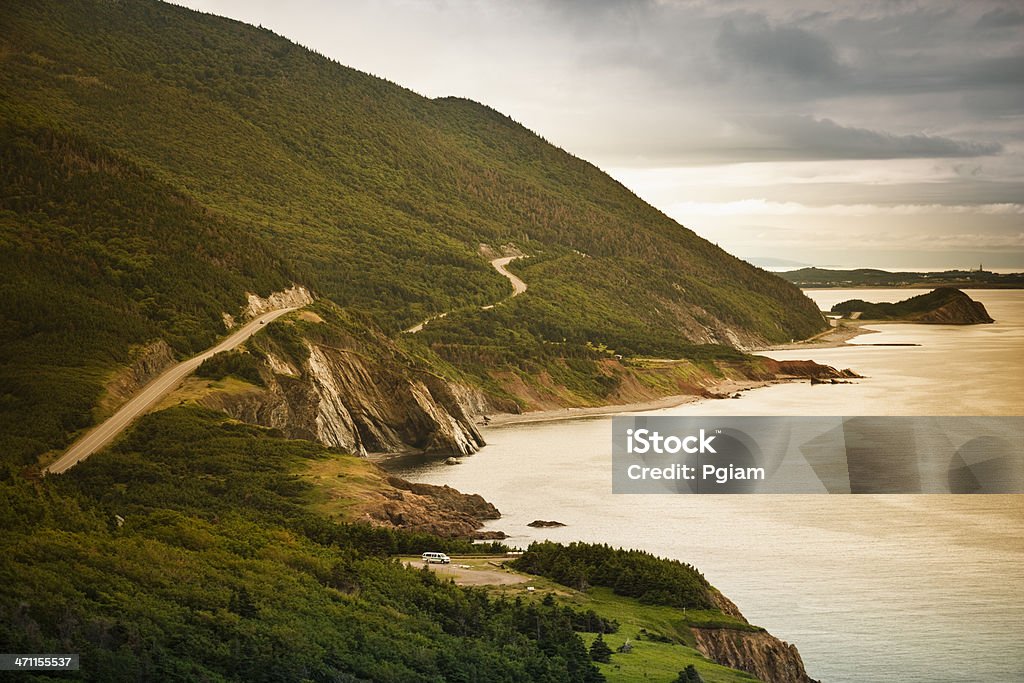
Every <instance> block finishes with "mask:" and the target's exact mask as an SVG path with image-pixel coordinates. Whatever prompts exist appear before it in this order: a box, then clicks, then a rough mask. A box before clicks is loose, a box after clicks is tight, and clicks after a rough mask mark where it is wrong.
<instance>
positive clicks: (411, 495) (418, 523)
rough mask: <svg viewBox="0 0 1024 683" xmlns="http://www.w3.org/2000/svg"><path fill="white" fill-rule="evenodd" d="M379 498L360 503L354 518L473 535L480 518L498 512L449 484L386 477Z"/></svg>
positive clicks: (455, 535)
mask: <svg viewBox="0 0 1024 683" xmlns="http://www.w3.org/2000/svg"><path fill="white" fill-rule="evenodd" d="M386 482H387V486H386V487H381V489H380V500H376V501H369V502H367V503H364V504H363V505H362V508H361V514H360V515H359V516H358V517H357V519H359V520H362V521H367V522H370V523H371V524H376V525H381V526H390V527H396V528H401V529H410V530H413V531H425V532H428V533H431V534H435V535H437V536H442V537H447V538H466V537H470V536H473V535H474V533H475V532H476V530H477V529H479V528H480V527H481V526H482V525H483V520H486V519H498V518H500V517H501V513H500V512H498V509H497V508H496V507H494V506H493V505H491V504H490V503H488V502H487V501H486V500H484V499H483V497H481V496H479V495H477V494H468V493H462V492H460V491H457V490H455V489H453V488H452V487H450V486H433V485H430V484H414V483H412V482H409V481H406V480H405V479H401V478H399V477H394V476H388V477H387V480H386Z"/></svg>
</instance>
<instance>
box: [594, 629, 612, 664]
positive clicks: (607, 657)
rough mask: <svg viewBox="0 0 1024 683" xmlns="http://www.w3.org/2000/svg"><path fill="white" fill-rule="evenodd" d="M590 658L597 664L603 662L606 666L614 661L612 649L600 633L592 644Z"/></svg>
mask: <svg viewBox="0 0 1024 683" xmlns="http://www.w3.org/2000/svg"><path fill="white" fill-rule="evenodd" d="M590 658H591V659H592V660H594V661H595V662H603V663H605V664H608V663H609V662H611V661H612V649H611V648H610V647H608V644H607V643H606V642H604V636H603V635H601V634H600V633H598V634H597V638H596V639H595V640H594V642H593V643H591V644H590Z"/></svg>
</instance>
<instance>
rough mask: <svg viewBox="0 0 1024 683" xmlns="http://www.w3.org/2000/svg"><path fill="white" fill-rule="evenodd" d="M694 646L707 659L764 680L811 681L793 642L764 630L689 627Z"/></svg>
mask: <svg viewBox="0 0 1024 683" xmlns="http://www.w3.org/2000/svg"><path fill="white" fill-rule="evenodd" d="M691 630H692V631H693V636H694V639H695V640H696V645H697V649H698V650H700V652H701V653H702V654H704V656H705V657H707V658H708V659H711V660H713V661H715V662H717V663H719V664H722V665H723V666H728V667H730V668H733V669H739V670H740V671H746V672H747V673H749V674H751V675H753V676H756V677H757V678H758V679H760V680H762V681H765V682H766V683H815V681H814V679H812V678H811V677H810V676H808V675H807V672H806V671H805V670H804V663H803V660H802V659H801V658H800V653H799V652H797V649H796V646H795V645H790V644H789V643H786V642H784V641H782V640H779V639H778V638H776V637H775V636H773V635H771V634H770V633H767V632H764V631H737V630H732V629H723V628H693V629H691Z"/></svg>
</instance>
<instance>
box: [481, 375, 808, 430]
mask: <svg viewBox="0 0 1024 683" xmlns="http://www.w3.org/2000/svg"><path fill="white" fill-rule="evenodd" d="M806 379H807V378H806V377H792V378H778V379H770V380H731V379H730V380H725V381H723V382H718V383H716V384H714V385H712V386H711V387H710V391H712V392H715V393H717V394H720V398H721V399H726V398H729V397H730V396H731V395H733V394H735V393H736V392H739V391H749V390H750V389H759V388H761V387H767V386H771V385H773V384H782V383H784V382H792V381H796V380H806ZM720 398H719V397H715V396H699V395H695V394H674V395H672V396H663V397H661V398H655V399H651V400H649V401H637V402H635V403H620V404H613V405H607V406H587V407H583V408H552V409H548V410H531V411H529V412H526V413H498V414H496V415H494V416H493V417H491V418H490V421H489V422H488V423H487V424H486V425H484V424H480V423H477V427H482V428H483V429H485V430H486V429H491V428H494V427H504V426H506V425H515V424H526V423H530V422H554V421H558V420H574V419H577V418H583V417H603V416H606V415H619V414H622V413H642V412H647V411H651V410H663V409H666V408H675V407H676V406H681V405H685V404H687V403H695V402H697V401H709V400H715V401H717V400H720Z"/></svg>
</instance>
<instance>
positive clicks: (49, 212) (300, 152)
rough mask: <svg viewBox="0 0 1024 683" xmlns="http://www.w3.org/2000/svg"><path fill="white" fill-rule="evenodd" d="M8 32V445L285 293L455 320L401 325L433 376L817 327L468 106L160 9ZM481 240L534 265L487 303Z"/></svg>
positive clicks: (537, 142)
mask: <svg viewBox="0 0 1024 683" xmlns="http://www.w3.org/2000/svg"><path fill="white" fill-rule="evenodd" d="M0 36H2V37H0V61H2V64H3V68H2V70H0V95H2V97H0V134H2V138H3V157H2V159H3V167H2V171H0V183H2V185H0V266H2V268H3V271H4V273H5V275H7V277H5V280H4V283H3V285H2V286H3V295H2V296H0V366H2V370H0V404H2V406H0V407H2V410H3V412H4V415H3V416H2V417H0V426H3V427H4V430H3V431H4V433H5V435H15V436H17V439H16V443H13V444H9V445H11V446H12V447H13V448H14V449H15V450H16V451H17V452H19V453H25V454H30V453H38V452H40V451H42V450H46V449H47V448H52V447H54V446H59V445H60V444H61V443H62V442H63V439H64V438H65V436H66V435H67V434H68V433H71V432H74V431H75V430H76V429H78V428H80V427H82V426H84V425H86V424H89V423H90V422H91V421H93V420H94V419H95V416H94V415H92V414H90V412H89V409H90V406H93V405H95V404H96V401H97V400H98V398H99V397H100V396H101V395H102V393H103V390H104V389H103V386H104V381H105V379H106V378H108V377H109V375H110V372H111V371H112V370H113V369H114V368H117V367H120V366H123V365H124V364H125V363H126V361H127V359H128V357H129V354H130V350H131V349H132V348H137V347H138V346H139V345H140V344H143V343H145V342H149V341H152V340H154V339H162V340H164V341H166V342H168V343H169V344H170V345H171V347H172V348H173V349H174V350H175V351H176V352H178V353H179V354H185V353H188V352H190V351H194V350H196V349H198V348H202V347H203V346H205V345H207V344H208V343H209V342H210V340H212V339H213V338H214V337H215V336H216V335H218V334H221V333H223V332H224V326H223V322H222V318H221V314H222V313H230V314H233V315H234V314H237V313H238V311H239V309H240V307H241V306H242V304H243V303H244V300H245V299H244V293H245V292H246V291H252V292H257V293H260V294H266V293H268V292H270V291H272V290H276V289H280V288H282V287H284V286H287V285H288V284H289V283H291V282H298V283H300V284H303V285H305V286H307V287H309V288H310V289H311V290H313V291H314V292H315V293H316V294H317V295H318V296H320V297H325V298H328V299H330V300H332V301H333V302H335V303H337V304H339V305H340V306H341V307H343V308H344V309H346V310H347V311H349V313H350V314H351V315H354V316H356V317H358V318H359V319H361V320H364V321H365V322H366V324H367V325H370V326H373V327H376V328H378V329H380V330H382V331H384V332H385V333H387V334H392V335H397V334H398V333H399V331H400V330H401V329H403V328H405V327H407V326H408V325H410V324H411V323H413V322H416V321H418V320H422V319H424V318H426V317H427V316H429V315H432V314H435V313H439V312H448V311H453V312H455V315H451V316H449V317H448V318H447V319H445V320H443V321H441V322H439V324H437V325H432V326H428V328H427V330H425V333H424V334H422V335H417V336H407V338H405V339H403V340H401V343H402V344H403V345H404V346H405V348H406V350H407V351H408V353H409V354H411V355H412V356H415V357H418V358H421V359H424V362H427V363H428V364H429V363H435V364H436V366H437V368H438V370H439V371H442V372H446V370H445V368H446V367H450V368H455V369H456V371H457V368H458V367H459V366H460V364H462V365H466V359H469V360H470V361H472V362H477V363H479V362H480V361H482V360H484V359H489V358H494V357H501V358H503V359H504V360H503V361H502V362H504V363H512V364H514V363H516V362H517V361H519V360H521V359H522V357H523V356H524V355H528V356H532V357H538V356H542V357H543V362H544V363H546V364H548V365H550V364H551V363H559V362H561V361H560V360H559V359H560V358H562V357H566V358H579V357H581V356H582V357H588V354H589V352H588V351H587V350H586V349H587V348H588V345H590V346H601V345H604V346H605V347H607V348H609V349H613V350H615V351H617V352H618V353H620V354H626V355H631V354H648V355H660V356H684V355H686V354H687V353H688V350H689V349H690V348H691V344H693V343H698V344H703V343H712V344H731V345H735V344H749V343H757V342H759V341H780V340H786V341H788V340H789V339H792V338H798V337H804V336H807V335H809V334H812V333H814V332H816V331H818V330H819V329H820V327H821V325H822V323H821V319H820V316H819V315H818V313H817V311H816V310H815V307H814V306H813V304H811V302H810V301H809V300H807V299H806V298H805V297H803V296H802V295H801V294H800V292H799V291H798V290H797V289H796V288H795V287H793V286H792V285H789V284H787V283H785V282H783V281H782V280H780V279H779V278H776V277H774V276H772V275H770V274H767V273H765V272H763V271H760V270H758V269H755V268H753V267H751V266H749V265H748V264H746V263H744V262H742V261H740V260H738V259H735V258H733V257H732V256H730V255H728V254H726V253H724V252H723V251H721V250H720V249H718V248H717V247H715V246H713V245H711V244H710V243H708V242H706V241H704V240H702V239H700V238H698V237H697V236H696V235H694V233H692V232H691V231H690V230H687V229H686V228H684V227H682V226H680V225H678V224H677V223H675V222H674V221H672V220H670V219H668V218H667V217H666V216H664V215H663V214H661V213H660V212H658V211H657V210H655V209H653V208H652V207H650V206H648V205H647V204H645V203H643V202H642V201H640V200H639V199H637V198H636V197H635V196H634V195H633V194H632V193H630V192H629V191H628V190H626V189H625V188H624V187H622V186H621V185H620V184H618V183H617V182H615V181H614V180H612V179H611V178H609V177H608V176H606V175H605V174H604V173H602V172H601V171H600V170H599V169H597V168H596V167H594V166H592V165H591V164H589V163H587V162H585V161H582V160H580V159H577V158H575V157H573V156H571V155H570V154H567V153H565V152H564V151H562V150H560V149H558V148H557V147H554V146H552V145H550V144H548V143H547V142H545V141H544V140H543V139H541V138H540V137H538V136H537V135H535V134H533V133H531V132H530V131H528V130H526V129H525V128H523V127H522V126H520V125H518V124H517V123H515V122H514V121H512V120H510V119H509V118H508V117H506V116H503V115H502V114H500V113H498V112H495V111H493V110H491V109H489V108H487V107H485V106H482V105H480V104H477V103H474V102H470V101H467V100H461V99H450V98H442V99H436V100H431V99H427V98H424V97H421V96H419V95H417V94H415V93H413V92H410V91H409V90H406V89H404V88H401V87H399V86H397V85H394V84H392V83H389V82H387V81H384V80H382V79H379V78H376V77H373V76H369V75H367V74H363V73H360V72H358V71H355V70H353V69H349V68H347V67H344V66H342V65H339V64H337V63H335V62H332V61H330V60H328V59H326V58H324V57H322V56H320V55H318V54H316V53H314V52H311V51H309V50H307V49H305V48H302V47H300V46H297V45H295V44H293V43H290V42H288V41H287V40H285V39H284V38H281V37H279V36H277V35H275V34H273V33H272V32H270V31H267V30H265V29H259V28H254V27H252V26H247V25H244V24H241V23H238V22H235V21H231V20H228V19H223V18H220V17H214V16H210V15H203V14H199V13H196V12H192V11H190V10H186V9H183V8H180V7H175V6H172V5H168V4H163V3H160V2H156V1H155V0H133V1H129V2H113V3H112V2H99V1H88V0H87V1H84V2H75V3H64V2H57V1H55V0H43V1H41V2H13V3H4V5H3V8H2V9H0ZM482 244H487V245H492V246H495V247H497V246H499V245H504V244H515V245H516V247H517V248H519V249H520V250H522V251H523V252H525V253H526V254H528V255H529V256H530V258H529V259H527V260H525V261H520V262H517V263H515V264H513V268H516V269H517V270H519V271H520V272H521V273H522V274H523V277H524V278H526V279H527V280H528V282H529V283H530V290H529V292H527V294H526V295H524V296H521V297H517V298H516V299H515V300H513V301H510V302H508V304H507V305H503V306H500V307H498V308H495V309H492V310H489V311H481V310H480V306H482V305H486V304H490V303H493V302H495V301H498V300H500V299H502V298H503V297H504V296H506V294H507V290H508V282H507V281H506V280H505V279H504V278H502V277H501V276H500V275H499V274H498V273H496V272H495V271H494V270H493V269H492V268H490V267H489V265H488V263H487V261H486V259H485V258H482V257H481V256H480V253H479V251H480V246H481V245H482ZM432 328H434V329H432ZM495 354H497V355H495ZM591 355H592V354H591ZM442 359H443V360H445V361H449V362H451V363H453V365H452V366H446V365H445V364H444V363H443V362H441V361H442ZM460 359H461V360H460ZM552 359H554V360H552ZM472 362H470V363H469V365H472ZM471 374H472V373H471ZM577 374H579V373H577ZM589 374H590V375H593V374H594V372H593V371H590V372H589ZM483 380H486V378H481V377H480V373H476V375H475V379H474V380H473V381H483ZM58 388H59V389H60V390H59V391H58ZM513 398H514V397H513Z"/></svg>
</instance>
